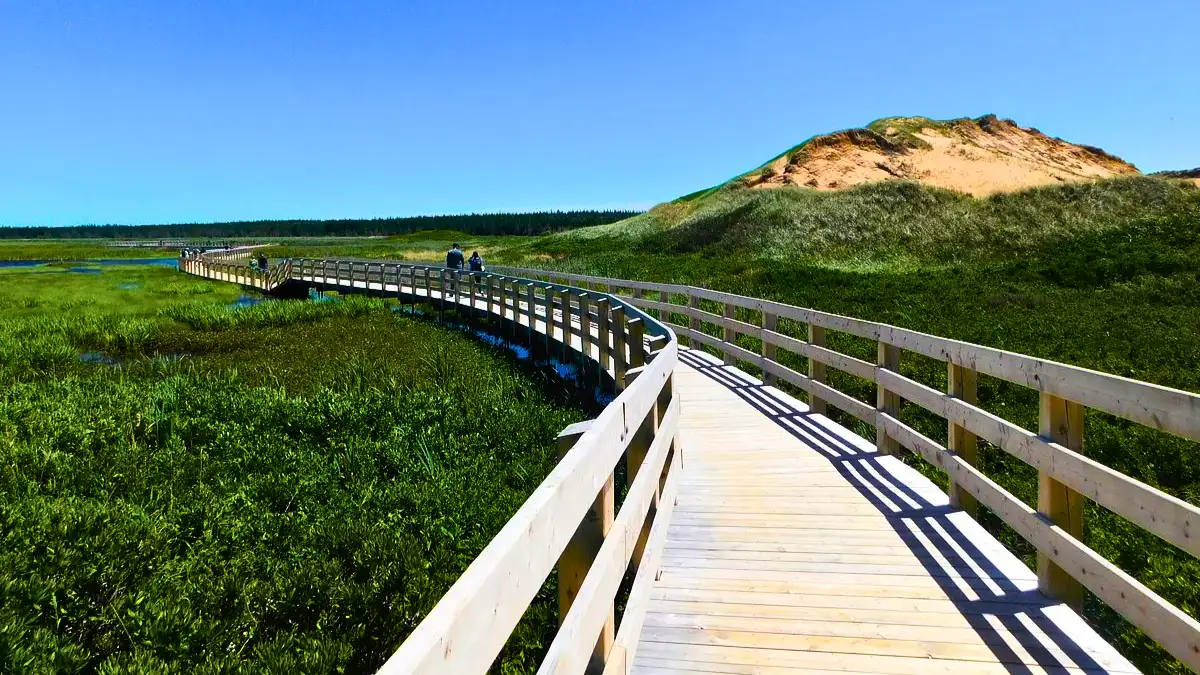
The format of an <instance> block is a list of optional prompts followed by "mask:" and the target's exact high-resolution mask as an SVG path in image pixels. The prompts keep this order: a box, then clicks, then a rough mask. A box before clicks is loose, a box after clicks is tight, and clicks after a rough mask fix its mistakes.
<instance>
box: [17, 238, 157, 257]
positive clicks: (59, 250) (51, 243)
mask: <svg viewBox="0 0 1200 675" xmlns="http://www.w3.org/2000/svg"><path fill="white" fill-rule="evenodd" d="M111 243H112V242H111V241H106V240H103V239H80V240H74V241H63V240H55V239H50V240H46V239H0V260H87V259H90V258H170V257H173V256H176V255H178V254H179V250H178V249H173V248H125V247H115V246H110V245H109V244H111Z"/></svg>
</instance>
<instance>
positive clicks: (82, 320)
mask: <svg viewBox="0 0 1200 675" xmlns="http://www.w3.org/2000/svg"><path fill="white" fill-rule="evenodd" d="M236 294H237V290H236V288H235V287H232V286H230V285H225V284H210V283H209V282H204V281H196V280H191V279H187V278H185V277H182V276H181V275H180V274H179V273H177V272H173V271H170V270H165V269H163V270H160V269H152V268H120V269H113V270H106V271H104V272H102V273H100V274H97V275H91V274H89V275H78V274H72V273H67V272H59V273H47V272H45V271H42V270H39V271H33V272H27V273H19V272H11V273H7V274H4V275H0V299H2V300H0V344H2V345H4V348H3V349H0V380H2V381H3V386H2V387H0V389H2V390H3V393H2V394H0V458H2V459H0V542H2V543H0V589H3V592H2V593H0V671H4V672H21V673H25V672H28V673H43V672H44V673H52V672H53V673H58V672H80V673H92V672H95V673H116V672H144V673H166V672H184V671H186V672H199V673H206V672H213V673H216V672H221V673H226V672H247V673H249V672H254V673H259V672H297V671H299V672H371V671H373V670H374V669H375V668H376V667H378V666H379V665H380V663H381V662H382V661H383V659H384V658H386V656H387V655H388V654H390V653H391V652H392V651H393V650H394V649H395V648H396V647H397V646H398V645H399V643H400V642H401V641H402V640H403V638H404V637H405V636H406V635H407V634H408V632H410V631H411V630H412V628H413V627H414V626H415V625H416V623H417V622H418V621H419V620H420V619H421V617H423V616H424V614H425V613H426V612H427V611H428V610H429V609H430V608H431V607H432V606H433V604H434V603H436V601H437V600H438V598H439V597H440V596H441V595H442V594H443V593H444V592H445V590H446V589H448V588H449V586H450V585H451V584H452V583H453V581H454V580H455V579H456V578H457V577H458V575H459V574H460V573H461V572H462V570H463V569H465V567H466V565H467V564H468V563H469V562H470V561H471V560H472V559H473V558H474V556H475V555H476V554H477V553H478V552H479V550H481V549H482V548H483V546H484V545H485V544H486V543H487V542H488V541H489V540H490V538H491V537H492V536H493V535H494V534H495V532H496V531H497V530H498V529H499V528H500V527H501V526H502V525H503V524H504V522H506V521H507V519H508V518H509V517H510V516H511V514H512V513H513V512H514V511H515V510H516V508H517V507H518V506H519V505H520V504H521V502H522V501H523V500H524V499H525V497H526V496H527V495H528V493H529V492H530V491H531V490H532V489H533V487H535V486H536V485H537V484H538V483H539V482H540V480H541V479H542V478H543V477H544V475H545V474H546V473H547V472H548V471H549V469H550V467H551V466H552V465H553V463H554V449H553V439H554V437H555V435H556V433H557V432H558V430H559V429H561V428H562V427H563V426H565V425H567V424H569V423H571V422H573V421H576V420H577V419H579V417H580V415H579V413H577V412H574V411H573V409H572V408H571V406H569V405H568V404H567V402H566V401H565V400H564V399H561V398H560V397H559V396H558V395H557V394H556V393H555V391H553V390H552V389H549V388H547V387H545V386H541V385H539V384H538V382H537V381H535V380H531V379H530V377H529V376H527V375H526V374H524V373H523V372H521V371H519V370H518V369H517V367H516V366H515V365H513V364H512V363H511V362H510V361H509V360H507V359H506V358H504V357H503V356H502V355H501V354H499V353H498V352H495V351H493V350H492V349H491V348H488V347H485V346H482V345H480V344H479V343H477V342H475V341H472V340H469V339H468V338H466V337H463V336H461V335H458V334H454V333H449V332H446V331H443V330H441V329H439V328H437V327H435V326H432V325H430V324H427V323H424V322H422V321H419V320H414V319H407V318H401V317H397V316H396V315H394V314H393V313H392V312H390V311H389V310H388V309H387V308H386V307H385V306H383V305H382V304H381V303H379V302H375V301H366V300H358V299H348V300H347V301H345V302H341V303H320V304H308V303H299V302H295V303H292V302H287V303H285V302H280V303H268V304H262V305H258V306H255V307H250V308H245V309H229V308H227V305H228V303H229V301H230V300H231V299H232V297H233V296H236ZM81 299H82V302H80V300H81ZM416 346H419V347H420V348H416ZM81 353H99V354H100V355H101V357H102V358H100V359H96V360H94V362H92V363H86V362H83V361H81V360H80V358H79V356H80V354H81ZM553 624H554V610H553V603H552V602H551V599H550V598H549V597H548V596H547V597H544V598H541V599H539V601H538V602H537V603H535V605H534V607H533V609H532V610H531V611H530V612H529V614H528V615H527V617H526V620H525V621H524V622H523V623H522V626H521V628H520V629H519V631H518V633H517V634H516V635H515V636H514V638H513V639H512V640H511V641H510V643H509V646H508V648H507V649H506V651H505V654H504V655H503V657H502V664H501V666H500V670H501V672H514V673H515V672H531V671H532V665H531V664H533V663H535V658H536V656H537V655H538V653H539V650H540V649H541V648H542V647H543V646H544V644H545V641H544V633H545V630H546V629H547V628H549V627H552V626H553Z"/></svg>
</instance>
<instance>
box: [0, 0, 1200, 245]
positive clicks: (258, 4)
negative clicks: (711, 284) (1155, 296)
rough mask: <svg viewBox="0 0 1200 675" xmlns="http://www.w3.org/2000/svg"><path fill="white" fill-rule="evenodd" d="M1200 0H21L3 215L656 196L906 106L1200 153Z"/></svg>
mask: <svg viewBox="0 0 1200 675" xmlns="http://www.w3.org/2000/svg"><path fill="white" fill-rule="evenodd" d="M1198 35H1200V2H1196V1H1195V0H1177V1H1175V2H1158V1H1155V0H1143V1H1141V2H1125V1H1117V0H1092V1H1090V2H1083V1H1077V0H1053V1H1049V0H1039V1H1038V2H1026V1H1024V0H1012V1H1010V2H1004V3H995V2H991V3H972V2H962V1H961V0H955V1H953V2H950V1H945V0H933V1H931V2H927V3H913V2H904V3H900V2H894V3H891V2H889V3H885V2H857V3H834V2H801V1H800V0H778V1H775V0H763V1H760V2H754V3H749V2H747V3H743V2H730V1H729V0H724V1H722V2H708V1H706V0H688V1H687V2H683V1H677V2H674V3H667V2H654V1H652V0H651V1H647V0H641V1H640V2H632V1H628V2H627V1H625V0H608V1H606V2H585V1H577V2H562V1H558V2H552V1H550V0H539V1H538V2H515V1H514V2H503V3H502V2H494V1H493V2H457V1H453V0H442V1H440V2H402V1H391V2H352V1H349V0H345V1H342V2H322V3H316V2H300V1H298V0H287V1H281V2H273V1H255V0H204V1H203V2H193V1H188V2H185V1H183V0H179V1H174V0H164V1H162V2H157V1H152V0H143V1H138V2H126V1H123V0H97V1H95V2H81V1H76V0H58V1H52V0H45V1H44V2H43V1H42V0H0V224H6V225H62V224H78V223H161V222H193V221H214V220H235V219H236V220H241V219H258V218H334V217H377V216H398V215H411V214H433V213H462V212H473V211H517V210H532V209H538V210H540V209H568V208H616V207H648V206H650V205H652V204H654V203H657V202H660V201H665V200H667V199H670V198H673V197H675V196H678V195H681V194H684V193H687V192H691V191H693V190H696V189H699V188H703V187H707V186H709V185H712V184H714V183H718V182H720V181H723V180H725V179H727V178H729V177H730V176H732V175H734V174H737V173H740V172H741V171H744V170H747V169H749V168H752V167H753V166H755V165H757V164H759V163H761V162H763V161H765V160H766V159H768V158H769V157H771V156H773V155H775V154H777V153H779V152H780V151H782V150H784V149H786V148H788V147H790V146H792V145H794V144H796V143H798V142H800V141H802V140H804V139H805V138H807V137H809V136H811V135H814V134H817V133H823V132H826V131H831V130H835V129H839V128H845V127H852V126H861V125H862V124H865V123H867V122H869V121H871V120H873V119H875V118H878V117H884V116H889V115H927V116H931V117H961V116H978V115H981V114H984V113H996V114H998V115H1000V116H1001V117H1010V118H1013V119H1015V120H1016V121H1017V122H1019V123H1021V124H1023V125H1026V126H1036V127H1038V128H1040V129H1042V130H1043V131H1045V132H1047V133H1050V134H1053V135H1058V136H1062V137H1064V138H1066V139H1067V140H1071V141H1076V142H1081V143H1088V144H1091V145H1098V146H1100V147H1102V148H1104V149H1106V150H1108V151H1110V152H1112V153H1114V154H1117V155H1120V156H1121V157H1124V158H1126V159H1128V160H1130V161H1132V162H1134V163H1135V164H1137V165H1138V166H1139V167H1141V168H1142V169H1143V170H1145V171H1154V170H1160V169H1177V168H1191V167H1195V166H1198V165H1200V66H1198V65H1197V64H1198V62H1197V55H1196V47H1197V44H1198V39H1200V38H1198Z"/></svg>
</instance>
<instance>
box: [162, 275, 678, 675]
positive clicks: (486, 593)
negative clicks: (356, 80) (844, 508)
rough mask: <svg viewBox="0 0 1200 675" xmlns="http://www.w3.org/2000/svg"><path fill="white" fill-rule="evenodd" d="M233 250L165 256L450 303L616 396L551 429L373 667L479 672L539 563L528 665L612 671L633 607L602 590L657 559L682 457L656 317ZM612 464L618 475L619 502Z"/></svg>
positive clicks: (623, 654)
mask: <svg viewBox="0 0 1200 675" xmlns="http://www.w3.org/2000/svg"><path fill="white" fill-rule="evenodd" d="M249 254H250V251H244V252H242V251H236V252H231V251H222V252H220V253H217V254H204V255H201V256H199V257H196V258H181V259H180V269H182V270H183V271H185V272H188V273H191V274H196V275H199V276H203V277H206V278H211V279H219V280H223V281H230V282H234V283H241V284H243V285H247V286H254V287H257V288H261V289H263V290H266V291H272V290H275V289H277V288H278V287H280V286H282V285H284V284H287V283H300V284H306V285H308V286H310V287H314V288H319V289H332V290H337V291H339V292H362V293H368V294H374V295H380V296H384V297H394V298H397V299H399V300H401V301H402V302H403V301H405V300H407V301H409V302H412V303H414V304H416V303H418V302H419V303H422V304H426V303H427V304H429V305H430V306H432V307H433V308H435V309H436V310H437V311H438V312H439V313H444V312H445V311H447V310H457V311H459V312H464V311H465V313H466V314H467V320H468V322H471V323H472V324H475V323H476V322H477V321H479V320H484V321H488V320H492V321H493V322H495V321H498V322H499V330H500V331H501V332H502V333H503V334H504V336H505V337H507V338H509V339H510V340H513V341H525V342H527V344H528V345H529V346H530V347H531V348H532V349H534V350H535V351H539V350H540V351H541V352H542V353H543V354H548V355H551V356H554V355H557V356H559V357H561V358H563V359H574V360H578V359H580V358H582V359H585V360H587V361H589V362H591V363H594V364H595V365H596V367H597V369H598V370H599V372H601V373H603V374H604V376H605V377H606V378H607V381H608V382H609V385H610V386H611V387H612V388H613V389H614V390H615V391H616V394H617V395H616V397H615V398H614V399H613V400H612V402H611V403H609V404H608V405H607V406H605V407H604V408H603V410H602V411H601V412H600V413H599V415H597V417H596V418H595V419H593V420H590V421H588V422H585V423H582V424H579V425H574V426H572V427H569V428H568V429H566V430H564V431H563V432H562V433H561V434H560V436H559V439H558V443H559V448H560V451H561V458H560V460H559V462H558V464H557V465H556V466H555V468H554V469H553V470H552V471H551V473H550V475H549V476H548V477H547V478H546V479H545V480H544V481H543V482H542V483H541V484H540V485H539V486H538V487H537V488H536V489H535V490H534V492H533V494H531V495H530V497H529V498H528V499H527V500H526V501H525V503H524V504H523V505H522V506H521V508H520V509H519V510H518V511H517V513H516V514H515V515H514V516H513V518H512V519H511V520H510V521H509V522H508V523H507V524H506V525H505V526H504V527H503V528H502V529H501V531H500V532H499V533H498V534H497V535H496V536H495V537H494V538H493V539H492V541H491V542H490V543H489V544H488V545H487V547H486V548H484V550H483V551H482V552H481V553H480V554H479V556H478V557H476V559H475V560H474V561H473V562H472V563H471V565H470V566H469V567H468V568H467V569H466V571H464V572H463V574H462V576H461V577H460V578H459V579H458V581H457V582H456V583H455V584H454V585H453V586H452V587H451V588H450V590H449V591H448V592H447V593H446V595H445V596H444V597H443V598H442V599H441V601H440V602H439V603H438V604H437V605H436V606H435V607H434V609H433V610H432V611H431V612H430V613H429V615H428V616H427V617H426V618H425V619H424V621H422V622H421V624H420V625H419V626H418V627H417V628H416V630H414V631H413V633H412V634H411V635H409V636H408V638H407V639H406V640H405V642H404V644H403V645H401V647H400V649H399V650H398V651H397V652H396V653H395V654H394V655H393V656H392V658H390V659H389V660H388V661H387V663H386V664H385V665H384V666H383V668H382V670H381V671H380V672H382V673H404V674H406V675H407V674H410V673H485V672H487V671H488V669H489V668H490V667H491V666H492V664H493V662H494V661H495V659H496V657H497V655H498V654H499V653H500V651H501V649H502V648H503V647H504V644H505V642H506V641H507V640H508V637H509V635H510V634H511V633H512V631H513V629H514V628H515V627H516V625H517V622H518V621H519V620H520V618H521V616H522V615H523V614H524V613H525V611H526V610H527V609H528V607H529V605H530V604H531V603H532V602H533V600H534V598H535V596H536V594H537V592H538V591H539V590H540V589H541V588H542V587H543V585H544V583H545V581H546V579H547V577H548V576H549V575H550V574H551V573H552V572H553V571H554V569H555V568H557V570H558V576H557V581H558V591H559V619H560V623H561V625H560V629H559V631H558V632H557V634H556V635H555V638H554V640H553V642H552V644H551V645H550V647H549V652H548V654H547V656H546V659H545V661H544V662H543V664H542V667H541V669H540V670H539V672H543V673H549V672H555V673H557V672H584V671H585V670H587V671H589V672H599V671H600V670H601V669H604V671H605V672H608V673H626V672H628V671H629V668H630V665H631V663H630V655H631V654H632V652H633V648H634V646H635V644H636V641H637V637H638V635H639V634H640V627H641V621H642V616H643V615H644V612H645V606H644V604H639V602H638V601H637V600H636V599H633V598H631V599H630V601H629V603H628V604H627V606H626V608H625V611H624V612H623V613H622V617H621V622H620V624H619V625H618V624H617V622H616V620H615V603H616V600H617V594H618V590H619V587H620V584H621V581H622V579H623V578H624V577H625V574H626V572H627V570H630V569H631V568H632V569H633V570H635V571H636V574H635V578H634V584H635V587H638V588H645V587H646V586H647V585H648V584H649V583H650V580H652V579H653V577H654V575H655V574H656V572H657V565H658V559H659V555H660V554H661V547H662V544H663V541H664V535H665V529H666V526H667V523H668V522H669V518H670V515H671V510H672V507H673V505H674V498H673V494H674V492H675V491H676V490H677V485H678V476H679V473H680V472H679V471H678V467H679V465H680V462H681V461H682V460H681V457H682V453H681V449H680V447H679V440H678V428H679V399H678V397H677V396H676V395H675V393H674V390H673V386H672V382H673V379H672V376H673V373H674V371H675V365H676V362H677V358H678V343H677V341H676V338H675V334H674V332H673V331H672V330H671V328H670V327H669V326H668V325H667V324H665V323H663V322H660V321H658V320H657V319H655V318H654V317H652V316H650V315H649V314H647V313H645V312H643V311H642V310H641V309H639V308H638V307H636V306H635V305H634V304H632V303H629V302H627V301H626V300H625V299H622V298H619V297H616V296H613V295H610V294H607V293H598V292H596V291H595V290H588V289H582V288H578V287H575V286H570V285H566V284H553V283H546V282H543V281H540V280H536V279H527V278H522V277H519V276H516V275H503V274H494V273H487V274H469V273H463V272H460V271H455V270H447V269H445V268H442V267H436V266H430V265H412V264H404V263H390V262H370V261H357V260H345V261H343V260H325V259H311V258H292V259H288V260H284V261H277V262H276V263H275V264H274V266H273V268H271V269H270V270H269V271H266V272H264V271H262V270H251V269H250V268H249V266H248V265H246V264H245V262H244V261H243V260H241V258H244V257H246V256H248V255H249ZM622 460H623V461H624V463H625V471H624V472H618V471H617V467H618V464H620V463H621V462H622ZM618 473H623V474H624V475H625V476H627V480H628V485H627V490H626V491H625V498H624V500H623V501H622V503H621V505H620V509H619V510H618V509H617V508H616V496H617V489H616V477H617V475H618Z"/></svg>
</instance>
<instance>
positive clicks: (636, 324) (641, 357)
mask: <svg viewBox="0 0 1200 675" xmlns="http://www.w3.org/2000/svg"><path fill="white" fill-rule="evenodd" d="M645 338H646V324H645V323H644V322H643V321H642V320H641V319H640V318H637V317H634V318H632V319H630V320H629V339H628V344H629V367H630V368H631V369H632V368H641V367H642V366H644V365H646V342H645ZM626 379H627V380H628V377H627V378H626ZM625 384H626V386H628V384H629V383H628V382H626V383H625Z"/></svg>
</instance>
